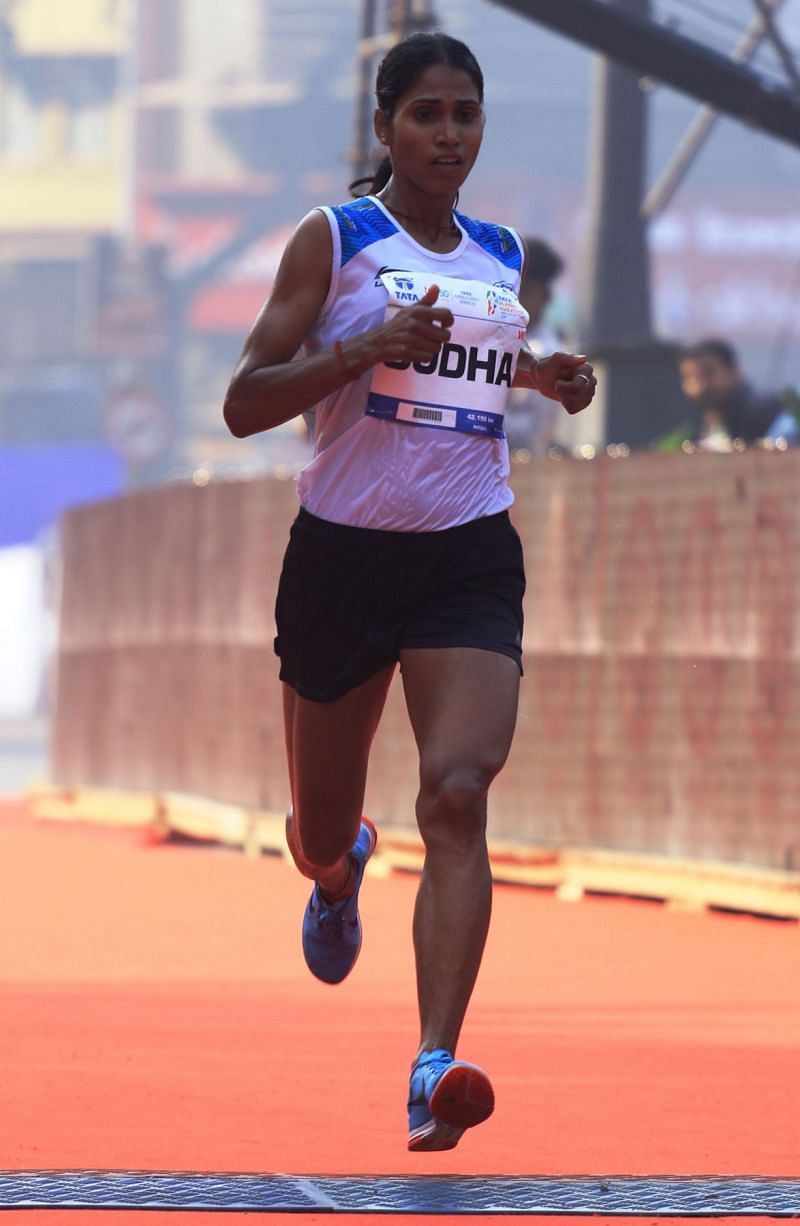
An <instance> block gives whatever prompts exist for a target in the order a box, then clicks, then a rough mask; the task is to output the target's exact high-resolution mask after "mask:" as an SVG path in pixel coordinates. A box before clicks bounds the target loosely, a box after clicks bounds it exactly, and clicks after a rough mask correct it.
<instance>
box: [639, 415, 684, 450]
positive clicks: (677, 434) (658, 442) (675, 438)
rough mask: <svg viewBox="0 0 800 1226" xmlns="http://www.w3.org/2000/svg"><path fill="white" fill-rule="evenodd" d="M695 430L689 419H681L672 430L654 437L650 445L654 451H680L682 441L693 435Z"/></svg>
mask: <svg viewBox="0 0 800 1226" xmlns="http://www.w3.org/2000/svg"><path fill="white" fill-rule="evenodd" d="M694 434H695V431H694V428H693V426H692V423H691V422H690V421H682V422H681V424H680V425H679V426H676V427H675V429H674V430H670V431H669V432H668V433H667V434H662V435H661V437H660V438H654V439H653V441H652V443H651V444H650V446H651V447H652V449H653V450H654V451H680V450H681V449H682V447H683V444H684V443H688V442H689V441H690V440H691V439H692V438H693V437H694Z"/></svg>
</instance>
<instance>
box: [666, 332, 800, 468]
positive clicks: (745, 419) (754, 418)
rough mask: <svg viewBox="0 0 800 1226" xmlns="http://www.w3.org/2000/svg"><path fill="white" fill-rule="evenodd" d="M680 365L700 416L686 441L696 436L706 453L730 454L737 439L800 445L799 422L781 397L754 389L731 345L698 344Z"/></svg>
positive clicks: (686, 390) (712, 340)
mask: <svg viewBox="0 0 800 1226" xmlns="http://www.w3.org/2000/svg"><path fill="white" fill-rule="evenodd" d="M679 362H680V379H681V386H682V388H683V393H684V395H685V396H686V398H687V400H688V401H689V402H690V404H691V405H692V406H693V408H694V409H695V411H696V418H695V421H694V422H693V423H692V426H691V429H690V430H689V431H688V433H687V437H689V435H693V441H696V442H697V445H698V446H699V447H700V448H701V449H703V450H707V451H729V450H730V449H731V445H732V442H733V440H734V439H741V440H742V442H744V443H754V442H756V441H757V440H758V439H762V438H777V437H784V438H786V439H787V441H789V442H796V441H798V437H799V435H798V424H797V421H796V419H795V418H794V416H793V415H792V414H791V413H790V412H789V411H788V410H787V408H786V406H785V404H784V402H783V400H782V399H781V397H780V396H779V395H778V394H777V393H776V392H759V391H757V390H756V389H755V388H754V387H753V386H752V384H751V383H750V382H749V381H748V380H747V378H746V377H745V375H744V372H743V371H742V368H741V367H740V365H739V358H738V355H737V353H736V350H735V349H734V348H733V346H732V345H730V344H729V343H728V342H727V341H724V340H719V339H717V338H708V339H706V340H701V341H698V342H697V343H696V344H694V345H689V346H687V347H686V348H685V349H684V350H683V351H682V353H681V355H680V359H679Z"/></svg>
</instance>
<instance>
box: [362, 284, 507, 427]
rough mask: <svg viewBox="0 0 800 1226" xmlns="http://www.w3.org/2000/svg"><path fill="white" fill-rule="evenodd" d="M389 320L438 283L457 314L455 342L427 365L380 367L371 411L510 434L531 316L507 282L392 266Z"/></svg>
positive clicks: (444, 302) (441, 302) (417, 422)
mask: <svg viewBox="0 0 800 1226" xmlns="http://www.w3.org/2000/svg"><path fill="white" fill-rule="evenodd" d="M380 280H381V283H382V284H383V286H384V287H385V289H386V290H387V292H388V295H389V302H388V305H387V308H386V317H385V318H386V320H387V321H388V320H390V319H392V318H393V317H394V315H395V314H396V313H397V311H399V310H401V309H402V308H403V307H405V306H409V305H413V303H415V302H419V300H420V299H421V298H422V297H423V295H424V294H425V293H426V292H427V290H428V289H429V287H430V286H431V285H438V286H439V298H438V300H437V302H436V305H437V306H442V307H447V308H448V309H449V310H450V311H452V313H453V326H452V328H451V329H450V340H449V341H448V342H447V343H446V344H444V345H442V347H441V349H440V351H439V352H438V353H437V354H436V356H435V357H434V358H432V359H431V360H430V361H426V362H413V363H411V362H386V363H383V364H382V365H381V366H378V367H376V368H375V371H374V372H373V376H372V383H371V385H370V392H369V397H368V400H367V408H366V412H367V413H368V414H369V415H370V416H371V417H380V418H382V419H383V420H384V421H398V422H404V423H406V424H408V425H413V426H427V427H429V428H431V427H432V428H434V429H438V430H458V431H460V432H462V433H464V434H479V435H483V436H484V437H486V436H488V437H491V438H505V431H504V429H503V418H504V414H505V408H506V401H507V398H508V393H509V391H510V389H511V383H512V380H513V378H514V371H515V369H516V365H517V358H518V356H519V351H520V348H521V345H522V342H523V341H524V339H525V329H526V326H527V323H528V314H527V311H525V309H524V307H523V306H522V304H521V303H520V301H519V299H518V298H517V297H516V295H515V294H514V292H513V290H511V289H510V288H508V287H507V286H505V285H487V284H485V283H484V282H482V281H461V280H458V279H457V278H455V277H434V276H432V275H431V274H430V273H418V272H394V271H387V272H385V273H383V274H382V275H381V276H380Z"/></svg>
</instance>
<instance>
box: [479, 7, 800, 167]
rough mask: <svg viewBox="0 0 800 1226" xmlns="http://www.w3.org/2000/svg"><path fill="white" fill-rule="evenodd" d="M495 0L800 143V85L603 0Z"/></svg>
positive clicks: (726, 111)
mask: <svg viewBox="0 0 800 1226" xmlns="http://www.w3.org/2000/svg"><path fill="white" fill-rule="evenodd" d="M494 2H495V3H497V4H499V5H501V6H502V7H503V8H507V9H511V10H512V11H513V12H515V13H519V14H520V16H522V17H527V18H529V19H530V20H531V21H535V22H538V23H539V25H542V26H546V27H547V28H548V29H550V30H553V31H555V32H556V33H558V34H563V35H565V36H566V37H567V38H570V39H572V40H573V41H574V42H578V43H582V44H583V45H584V46H586V47H589V48H591V49H592V50H593V51H599V52H600V53H601V54H603V55H606V56H609V57H610V58H611V59H614V60H617V61H618V62H619V63H620V64H624V65H625V66H626V67H628V68H632V69H634V71H636V72H637V73H638V74H639V75H640V76H645V77H652V78H653V79H654V80H657V81H662V82H663V83H664V84H665V85H669V86H671V87H672V88H673V89H677V90H679V91H680V92H681V93H684V94H689V95H690V96H691V97H693V98H697V99H698V100H699V101H701V102H707V103H709V104H710V105H711V106H713V107H715V108H716V109H717V110H718V111H721V112H723V113H724V114H726V115H729V116H731V117H732V118H734V119H739V120H741V121H742V122H743V123H747V124H750V125H751V126H752V127H755V128H759V129H760V130H761V131H762V132H767V133H769V135H770V136H775V137H777V138H778V140H783V141H786V142H787V143H788V144H790V145H796V146H798V147H800V91H795V90H792V89H788V88H786V87H784V86H781V85H775V84H773V82H771V81H768V80H766V79H765V78H763V77H761V76H760V75H759V74H758V73H756V72H753V71H752V70H751V69H749V68H746V67H744V66H742V65H741V64H738V63H736V62H734V61H733V60H731V59H729V58H728V57H727V56H724V55H720V54H719V53H718V52H716V51H712V50H711V49H710V48H708V47H704V46H703V45H702V44H701V43H699V42H696V41H695V40H693V39H690V38H686V37H685V36H684V35H682V34H678V33H677V32H676V31H674V30H670V29H668V28H667V27H666V26H662V25H658V24H657V23H656V22H653V21H648V20H642V19H641V18H639V17H636V16H633V15H631V14H630V13H626V12H623V11H621V10H620V9H619V8H617V7H616V6H615V5H612V4H607V3H605V2H604V0H559V2H558V4H554V3H553V0H494Z"/></svg>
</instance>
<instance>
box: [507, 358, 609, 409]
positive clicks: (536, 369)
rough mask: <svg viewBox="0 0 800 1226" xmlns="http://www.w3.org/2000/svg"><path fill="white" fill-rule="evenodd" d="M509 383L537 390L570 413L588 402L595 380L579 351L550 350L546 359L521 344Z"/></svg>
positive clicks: (590, 365)
mask: <svg viewBox="0 0 800 1226" xmlns="http://www.w3.org/2000/svg"><path fill="white" fill-rule="evenodd" d="M511 386H512V387H527V388H530V389H531V390H532V391H537V392H541V394H542V395H543V396H547V398H548V399H549V400H557V401H558V402H559V403H560V404H562V405H563V406H564V408H565V409H566V410H567V412H568V413H571V414H574V413H580V412H581V410H582V409H585V408H586V407H587V406H588V405H590V404H591V403H592V400H593V398H594V391H595V388H596V387H597V379H596V378H595V376H594V368H593V366H592V364H591V362H588V361H587V360H586V355H585V354H583V353H551V354H550V356H549V357H547V358H536V357H534V355H533V354H532V353H531V351H530V349H529V348H528V346H527V345H523V347H522V349H521V350H520V354H519V359H518V361H517V369H516V372H515V374H514V382H513V383H512V385H511Z"/></svg>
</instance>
